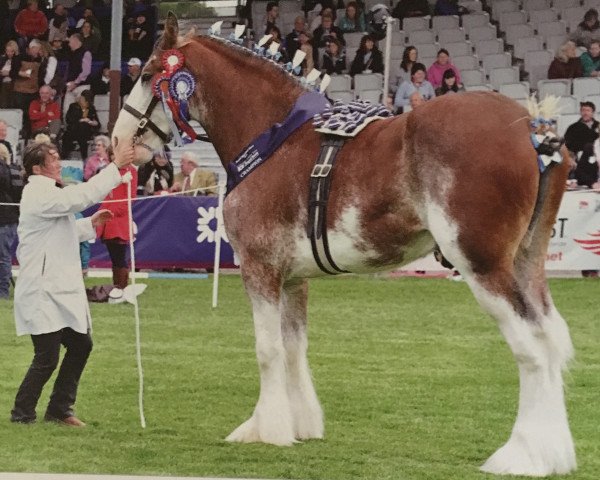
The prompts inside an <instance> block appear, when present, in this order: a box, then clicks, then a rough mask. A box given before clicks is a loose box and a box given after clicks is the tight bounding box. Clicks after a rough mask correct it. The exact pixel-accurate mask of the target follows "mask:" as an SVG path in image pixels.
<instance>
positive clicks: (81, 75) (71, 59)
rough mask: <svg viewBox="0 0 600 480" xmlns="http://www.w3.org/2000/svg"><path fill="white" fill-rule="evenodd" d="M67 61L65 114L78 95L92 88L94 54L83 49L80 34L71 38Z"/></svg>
mask: <svg viewBox="0 0 600 480" xmlns="http://www.w3.org/2000/svg"><path fill="white" fill-rule="evenodd" d="M67 61H68V66H67V75H66V81H67V85H66V87H67V92H66V93H65V99H64V103H63V112H66V111H68V109H69V106H70V105H71V104H72V103H73V102H74V101H75V99H76V98H77V96H78V95H81V92H83V91H84V90H89V88H90V85H89V83H90V73H91V72H92V54H91V53H90V52H89V50H86V49H85V48H84V47H83V40H82V38H81V35H80V34H79V33H74V34H73V35H71V36H70V37H69V51H68V54H67Z"/></svg>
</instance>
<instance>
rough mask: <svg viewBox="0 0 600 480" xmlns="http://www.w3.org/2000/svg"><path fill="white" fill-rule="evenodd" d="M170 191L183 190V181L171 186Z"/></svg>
mask: <svg viewBox="0 0 600 480" xmlns="http://www.w3.org/2000/svg"><path fill="white" fill-rule="evenodd" d="M169 192H181V183H179V182H175V183H174V184H173V186H172V187H171V188H169Z"/></svg>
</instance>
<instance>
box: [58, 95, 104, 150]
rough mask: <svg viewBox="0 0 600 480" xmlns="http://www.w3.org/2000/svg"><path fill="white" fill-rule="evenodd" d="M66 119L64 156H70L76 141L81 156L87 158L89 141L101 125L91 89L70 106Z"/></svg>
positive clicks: (63, 144)
mask: <svg viewBox="0 0 600 480" xmlns="http://www.w3.org/2000/svg"><path fill="white" fill-rule="evenodd" d="M65 119H66V124H67V129H66V130H65V133H64V135H63V140H62V151H63V153H62V157H63V158H68V156H69V154H70V153H71V151H72V150H73V142H76V143H77V144H78V145H79V152H80V153H81V158H82V159H84V158H86V157H87V154H88V141H90V140H91V139H92V137H93V136H94V134H95V133H96V132H97V131H98V128H99V126H100V121H99V120H98V113H97V112H96V107H94V102H93V98H92V92H91V91H90V90H84V91H83V92H81V94H80V95H79V97H78V98H77V101H76V102H73V103H72V104H71V105H70V106H69V110H68V111H67V115H66V117H65Z"/></svg>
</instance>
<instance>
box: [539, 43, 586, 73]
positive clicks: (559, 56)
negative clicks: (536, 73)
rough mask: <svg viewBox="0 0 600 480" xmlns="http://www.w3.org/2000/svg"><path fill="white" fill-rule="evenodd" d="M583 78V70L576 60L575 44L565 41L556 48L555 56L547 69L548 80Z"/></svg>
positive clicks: (577, 59)
mask: <svg viewBox="0 0 600 480" xmlns="http://www.w3.org/2000/svg"><path fill="white" fill-rule="evenodd" d="M579 77H583V68H581V62H580V61H579V58H577V47H576V45H575V43H573V42H571V41H567V42H566V43H564V44H562V45H561V46H560V47H558V49H557V51H556V56H555V57H554V60H552V63H551V64H550V67H549V68H548V78H550V79H552V78H579Z"/></svg>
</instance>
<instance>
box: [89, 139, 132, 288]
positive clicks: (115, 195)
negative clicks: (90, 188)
mask: <svg viewBox="0 0 600 480" xmlns="http://www.w3.org/2000/svg"><path fill="white" fill-rule="evenodd" d="M108 155H109V158H110V160H111V161H114V155H113V154H112V146H110V145H109V147H108ZM127 173H129V174H130V175H131V177H132V178H131V196H132V197H133V198H135V197H136V196H137V183H138V171H137V169H136V168H135V167H134V166H133V165H128V166H126V167H123V168H119V174H120V175H121V176H123V175H125V174H127ZM127 191H128V185H127V184H126V183H121V184H120V185H118V186H116V187H115V188H114V189H113V190H112V191H111V192H110V193H109V194H108V195H107V196H106V198H105V199H104V202H103V203H102V204H101V205H100V210H102V209H106V210H109V211H111V212H112V214H113V217H112V220H111V221H110V222H107V223H105V224H103V225H99V226H98V227H96V232H97V235H98V237H99V238H101V239H102V243H104V245H106V249H107V250H108V255H109V256H110V261H111V264H112V274H113V285H114V286H115V287H117V288H121V289H123V288H125V287H126V286H127V283H128V281H129V266H128V265H127V245H128V243H129V242H130V241H131V237H130V236H129V209H128V206H127V202H126V200H127V198H128V195H127ZM113 200H122V201H121V202H113Z"/></svg>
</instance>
